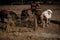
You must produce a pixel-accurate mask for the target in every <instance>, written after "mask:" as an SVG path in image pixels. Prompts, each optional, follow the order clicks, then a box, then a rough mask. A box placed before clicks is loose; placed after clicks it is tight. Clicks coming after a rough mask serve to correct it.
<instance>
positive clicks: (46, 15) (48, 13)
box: [40, 9, 52, 27]
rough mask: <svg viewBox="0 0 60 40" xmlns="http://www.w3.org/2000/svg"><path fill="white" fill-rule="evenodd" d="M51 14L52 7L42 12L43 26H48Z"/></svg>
mask: <svg viewBox="0 0 60 40" xmlns="http://www.w3.org/2000/svg"><path fill="white" fill-rule="evenodd" d="M51 16H52V10H50V9H47V10H46V11H44V12H43V13H42V14H41V16H40V17H41V22H42V25H43V27H45V26H48V23H49V21H50V19H51Z"/></svg>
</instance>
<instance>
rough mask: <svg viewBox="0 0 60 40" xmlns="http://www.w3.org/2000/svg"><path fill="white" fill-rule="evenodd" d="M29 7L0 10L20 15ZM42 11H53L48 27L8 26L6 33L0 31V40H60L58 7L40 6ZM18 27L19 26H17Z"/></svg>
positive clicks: (10, 6)
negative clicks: (34, 28)
mask: <svg viewBox="0 0 60 40" xmlns="http://www.w3.org/2000/svg"><path fill="white" fill-rule="evenodd" d="M29 8H30V5H3V6H0V10H2V9H5V10H12V11H15V12H16V13H17V14H21V11H22V10H23V9H29ZM41 9H42V10H46V9H51V10H52V11H53V15H52V19H51V23H50V24H49V27H45V28H42V27H41V26H38V28H37V30H35V31H34V30H33V27H25V26H19V27H16V26H8V27H7V30H6V31H2V30H0V40H60V5H41ZM19 25H20V24H19Z"/></svg>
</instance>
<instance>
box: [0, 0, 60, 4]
mask: <svg viewBox="0 0 60 40" xmlns="http://www.w3.org/2000/svg"><path fill="white" fill-rule="evenodd" d="M32 1H35V2H36V1H39V2H40V4H60V0H0V5H11V4H13V5H15V4H30V3H31V2H32Z"/></svg>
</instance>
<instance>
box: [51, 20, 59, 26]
mask: <svg viewBox="0 0 60 40" xmlns="http://www.w3.org/2000/svg"><path fill="white" fill-rule="evenodd" d="M50 22H51V23H54V24H58V25H60V21H57V20H51V21H50Z"/></svg>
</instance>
